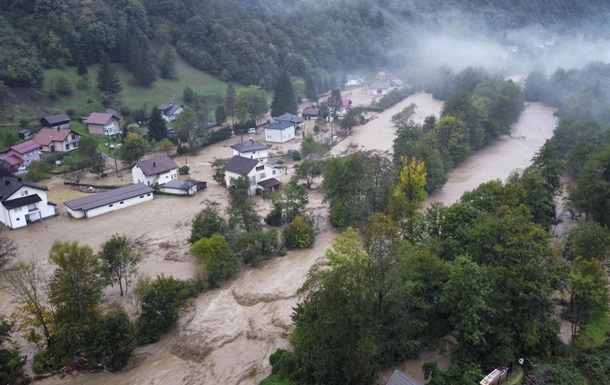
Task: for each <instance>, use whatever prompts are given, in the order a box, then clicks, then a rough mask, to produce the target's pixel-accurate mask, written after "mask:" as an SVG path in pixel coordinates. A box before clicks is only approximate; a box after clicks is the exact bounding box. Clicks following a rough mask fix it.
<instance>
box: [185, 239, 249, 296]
mask: <svg viewBox="0 0 610 385" xmlns="http://www.w3.org/2000/svg"><path fill="white" fill-rule="evenodd" d="M191 251H192V252H193V255H195V257H197V259H199V261H200V262H203V263H204V264H205V272H206V275H207V280H208V282H209V284H210V287H218V286H219V285H220V283H222V282H223V281H224V280H226V279H229V278H231V277H233V276H234V275H235V274H237V272H238V271H239V261H238V260H237V257H235V254H233V251H232V250H231V248H230V246H229V243H228V242H227V240H226V239H225V237H224V236H222V235H220V234H214V235H212V236H211V237H210V238H201V239H200V240H198V241H197V242H195V243H194V244H193V246H191Z"/></svg>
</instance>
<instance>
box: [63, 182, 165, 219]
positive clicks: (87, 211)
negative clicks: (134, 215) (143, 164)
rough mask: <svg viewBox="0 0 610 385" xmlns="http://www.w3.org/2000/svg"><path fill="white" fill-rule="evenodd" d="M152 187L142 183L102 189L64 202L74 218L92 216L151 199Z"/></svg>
mask: <svg viewBox="0 0 610 385" xmlns="http://www.w3.org/2000/svg"><path fill="white" fill-rule="evenodd" d="M153 191H155V190H154V189H153V188H152V187H149V186H146V185H145V184H144V183H138V184H132V185H129V186H125V187H121V188H117V189H114V190H108V191H104V192H101V193H98V194H91V195H89V196H86V197H83V198H78V199H73V200H71V201H67V202H64V204H65V205H66V207H68V213H69V214H70V215H71V216H73V217H74V218H93V217H96V216H98V215H102V214H106V213H109V212H111V211H115V210H120V209H124V208H126V207H129V206H134V205H137V204H140V203H143V202H147V201H151V200H152V199H153Z"/></svg>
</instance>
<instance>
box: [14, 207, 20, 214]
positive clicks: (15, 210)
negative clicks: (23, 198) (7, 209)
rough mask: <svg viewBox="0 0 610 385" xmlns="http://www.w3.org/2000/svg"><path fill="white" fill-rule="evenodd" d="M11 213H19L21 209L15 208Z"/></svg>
mask: <svg viewBox="0 0 610 385" xmlns="http://www.w3.org/2000/svg"><path fill="white" fill-rule="evenodd" d="M13 211H14V212H16V213H17V212H19V211H21V207H15V209H14V210H13Z"/></svg>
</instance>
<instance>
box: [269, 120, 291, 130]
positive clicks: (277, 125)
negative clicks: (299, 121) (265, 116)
mask: <svg viewBox="0 0 610 385" xmlns="http://www.w3.org/2000/svg"><path fill="white" fill-rule="evenodd" d="M290 127H294V124H293V123H290V122H287V121H285V120H282V121H280V122H273V123H269V124H268V125H267V126H266V127H265V130H285V129H287V128H290Z"/></svg>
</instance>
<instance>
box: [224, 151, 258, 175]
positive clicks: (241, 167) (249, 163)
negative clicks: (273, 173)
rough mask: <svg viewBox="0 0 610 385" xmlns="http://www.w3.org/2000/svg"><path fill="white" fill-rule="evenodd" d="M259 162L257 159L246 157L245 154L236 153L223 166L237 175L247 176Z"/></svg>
mask: <svg viewBox="0 0 610 385" xmlns="http://www.w3.org/2000/svg"><path fill="white" fill-rule="evenodd" d="M258 164H259V161H258V160H256V159H250V158H244V157H243V156H239V155H235V156H234V157H233V158H231V160H229V161H228V162H227V164H225V166H224V167H223V170H224V171H229V172H232V173H234V174H237V175H241V176H246V175H248V174H249V173H250V171H252V169H253V168H254V167H256V166H257V165H258Z"/></svg>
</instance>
